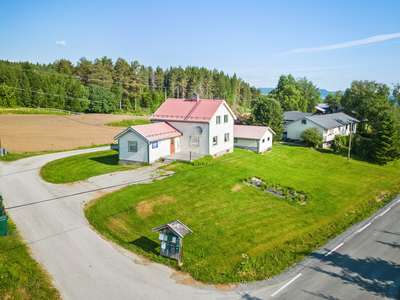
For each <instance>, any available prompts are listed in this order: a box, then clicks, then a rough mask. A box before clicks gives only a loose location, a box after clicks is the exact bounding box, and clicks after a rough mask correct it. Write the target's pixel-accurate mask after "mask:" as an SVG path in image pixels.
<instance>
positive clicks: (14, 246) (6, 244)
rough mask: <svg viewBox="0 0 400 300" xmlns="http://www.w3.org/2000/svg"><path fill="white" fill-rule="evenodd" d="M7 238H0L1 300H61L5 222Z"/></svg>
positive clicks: (13, 228)
mask: <svg viewBox="0 0 400 300" xmlns="http://www.w3.org/2000/svg"><path fill="white" fill-rule="evenodd" d="M8 231H9V233H10V235H9V236H0V297H1V299H61V298H60V295H59V293H58V291H57V290H56V289H55V288H54V287H53V286H52V283H51V278H50V277H49V276H48V275H46V273H45V271H43V270H42V269H41V267H40V266H39V265H38V263H37V262H36V261H35V260H34V259H32V258H31V257H30V256H29V253H28V247H27V246H26V245H25V244H24V243H23V242H22V238H21V236H20V235H19V233H18V231H17V230H16V227H15V224H14V223H13V222H12V221H11V220H10V219H9V220H8Z"/></svg>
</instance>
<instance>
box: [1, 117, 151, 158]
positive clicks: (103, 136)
mask: <svg viewBox="0 0 400 300" xmlns="http://www.w3.org/2000/svg"><path fill="white" fill-rule="evenodd" d="M124 119H148V117H146V116H145V117H134V116H123V115H105V114H86V115H71V116H68V115H67V116H62V115H18V114H0V139H1V146H2V147H5V146H6V147H7V149H8V151H10V152H14V153H22V152H27V151H29V152H31V151H32V152H36V151H43V150H64V149H65V150H68V149H74V148H77V147H84V146H91V145H92V144H96V145H101V144H108V143H112V142H115V141H114V136H116V135H117V134H118V133H120V132H121V131H122V130H123V128H121V127H111V126H104V124H106V123H109V122H117V121H122V120H124Z"/></svg>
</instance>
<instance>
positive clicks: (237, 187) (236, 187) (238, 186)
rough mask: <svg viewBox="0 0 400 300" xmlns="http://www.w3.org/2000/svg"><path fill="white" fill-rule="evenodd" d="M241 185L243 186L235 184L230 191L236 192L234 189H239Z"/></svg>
mask: <svg viewBox="0 0 400 300" xmlns="http://www.w3.org/2000/svg"><path fill="white" fill-rule="evenodd" d="M242 187H243V186H242V185H241V184H237V185H235V186H234V187H233V188H232V189H231V191H232V192H236V191H238V190H240V189H241V188H242Z"/></svg>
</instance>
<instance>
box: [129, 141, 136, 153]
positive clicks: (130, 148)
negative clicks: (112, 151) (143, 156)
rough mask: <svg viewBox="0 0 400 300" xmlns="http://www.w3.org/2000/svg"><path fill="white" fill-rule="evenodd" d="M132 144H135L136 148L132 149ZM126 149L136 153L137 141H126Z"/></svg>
mask: <svg viewBox="0 0 400 300" xmlns="http://www.w3.org/2000/svg"><path fill="white" fill-rule="evenodd" d="M131 143H132V144H131ZM133 145H135V147H136V150H132V146H133ZM128 151H129V152H135V153H137V152H138V142H137V141H128Z"/></svg>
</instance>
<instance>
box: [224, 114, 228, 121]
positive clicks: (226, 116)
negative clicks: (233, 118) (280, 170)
mask: <svg viewBox="0 0 400 300" xmlns="http://www.w3.org/2000/svg"><path fill="white" fill-rule="evenodd" d="M228 120H229V119H228V115H224V123H228Z"/></svg>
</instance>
